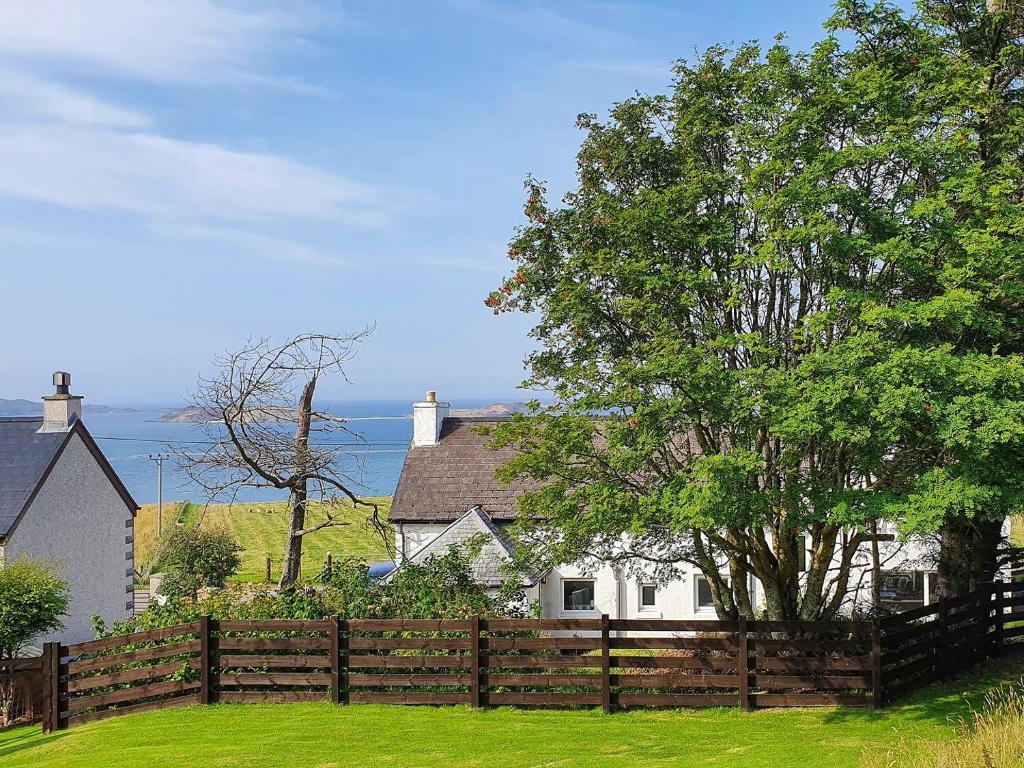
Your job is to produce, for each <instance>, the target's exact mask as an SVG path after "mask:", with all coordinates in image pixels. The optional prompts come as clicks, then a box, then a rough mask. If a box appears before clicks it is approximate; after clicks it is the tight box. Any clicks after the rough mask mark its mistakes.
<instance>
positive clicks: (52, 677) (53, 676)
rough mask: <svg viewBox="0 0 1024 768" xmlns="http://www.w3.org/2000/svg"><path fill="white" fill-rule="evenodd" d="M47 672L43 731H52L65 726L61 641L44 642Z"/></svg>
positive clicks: (45, 677)
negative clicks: (62, 706) (61, 696)
mask: <svg viewBox="0 0 1024 768" xmlns="http://www.w3.org/2000/svg"><path fill="white" fill-rule="evenodd" d="M43 657H44V659H45V661H44V665H45V667H46V674H45V676H44V679H43V685H44V686H45V688H44V689H43V690H44V693H45V694H46V705H45V708H44V711H43V732H44V733H52V732H53V731H59V730H60V729H61V728H63V727H64V720H63V718H61V716H60V689H61V685H60V643H52V642H51V643H43Z"/></svg>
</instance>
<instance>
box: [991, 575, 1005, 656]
mask: <svg viewBox="0 0 1024 768" xmlns="http://www.w3.org/2000/svg"><path fill="white" fill-rule="evenodd" d="M993 585H994V587H995V593H994V594H993V597H994V598H995V604H996V606H995V607H996V616H995V630H996V631H995V634H994V636H993V638H992V656H1001V655H1002V653H1003V590H1004V589H1005V588H1006V587H1005V586H1004V584H1003V582H1002V581H996V582H993Z"/></svg>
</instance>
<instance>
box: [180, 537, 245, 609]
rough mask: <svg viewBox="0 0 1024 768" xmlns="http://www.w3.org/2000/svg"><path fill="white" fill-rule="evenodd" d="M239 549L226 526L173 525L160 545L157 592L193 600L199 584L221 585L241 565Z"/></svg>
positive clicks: (205, 585)
mask: <svg viewBox="0 0 1024 768" xmlns="http://www.w3.org/2000/svg"><path fill="white" fill-rule="evenodd" d="M241 552H242V547H241V545H239V543H238V542H237V541H236V540H235V538H234V536H232V535H231V532H230V531H228V530H227V529H226V528H218V527H214V528H200V527H199V526H196V527H193V528H177V527H175V528H174V529H172V530H171V531H170V533H168V534H167V536H166V537H165V538H164V540H163V542H162V544H161V553H160V568H161V569H162V570H165V571H166V572H167V577H166V578H165V579H164V581H163V583H162V584H161V586H160V592H161V594H163V595H166V596H168V597H172V598H173V597H192V598H193V599H194V598H195V597H196V595H197V594H198V592H199V590H200V589H202V588H203V587H223V586H224V585H225V584H226V583H227V580H228V579H229V578H230V577H231V576H232V575H233V574H234V573H235V571H237V570H238V567H239V566H240V565H241V564H242V557H241Z"/></svg>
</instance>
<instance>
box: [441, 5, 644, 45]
mask: <svg viewBox="0 0 1024 768" xmlns="http://www.w3.org/2000/svg"><path fill="white" fill-rule="evenodd" d="M450 2H451V4H452V5H453V6H454V7H455V8H456V9H458V10H461V11H462V12H464V13H470V14H473V15H476V16H479V17H481V18H484V19H487V20H488V21H490V22H494V23H498V24H503V25H505V26H507V27H511V28H513V29H516V30H518V31H521V32H529V33H530V34H531V35H541V36H549V37H560V38H570V39H572V40H573V41H575V42H578V41H580V40H585V41H587V42H588V43H592V44H612V43H616V42H621V41H622V40H623V39H624V35H622V34H621V33H620V32H618V31H617V30H615V29H610V28H607V27H602V26H600V25H598V24H594V23H592V22H590V21H584V20H582V19H579V18H576V17H573V16H569V15H567V14H565V13H560V12H559V11H555V10H553V9H552V8H550V7H548V6H545V5H541V4H539V3H530V2H522V3H500V2H492V1H491V0H450Z"/></svg>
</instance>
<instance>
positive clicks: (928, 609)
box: [37, 582, 1024, 731]
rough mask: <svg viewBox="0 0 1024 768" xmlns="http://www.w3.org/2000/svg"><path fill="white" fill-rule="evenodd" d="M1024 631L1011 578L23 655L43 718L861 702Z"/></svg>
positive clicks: (229, 629) (207, 623) (204, 626)
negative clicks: (350, 707)
mask: <svg viewBox="0 0 1024 768" xmlns="http://www.w3.org/2000/svg"><path fill="white" fill-rule="evenodd" d="M1019 637H1024V583H1017V582H1013V583H997V584H994V585H992V586H991V587H986V588H985V589H982V590H979V591H977V592H973V593H971V594H969V595H964V596H962V597H957V598H953V599H949V600H942V601H940V602H939V603H937V604H935V605H930V606H925V607H922V608H914V609H912V610H909V611H905V612H903V613H901V614H897V615H894V616H889V617H885V618H882V619H880V620H876V621H872V622H849V621H847V622H841V621H840V622H822V621H814V622H804V621H748V620H746V619H744V618H740V619H738V620H735V621H697V620H672V619H610V618H608V617H607V616H602V617H600V618H586V619H487V618H482V617H473V618H470V619H452V620H434V619H430V620H421V619H407V620H401V619H350V620H343V619H339V618H327V619H323V620H320V621H299V620H266V621H263V620H257V621H227V620H224V621H217V620H214V619H210V618H207V617H203V618H202V619H200V620H199V621H196V622H192V623H189V624H181V625H178V626H174V627H167V628H161V629H155V630H150V631H146V632H137V633H134V634H131V635H118V636H112V637H105V638H101V639H99V640H92V641H88V642H84V643H76V644H73V645H66V646H65V645H58V644H56V643H47V644H46V645H45V647H44V653H43V656H42V658H41V660H37V661H38V662H39V680H40V681H41V688H42V695H41V699H42V702H41V703H42V707H41V708H42V716H43V725H44V729H45V730H47V731H51V730H57V729H60V728H64V727H67V726H72V725H77V724H79V723H86V722H90V721H94V720H100V719H103V718H107V717H112V716H115V715H120V714H124V713H128V712H142V711H147V710H153V709H161V708H164V707H174V706H182V705H188V704H208V703H211V702H232V703H248V702H300V701H332V702H334V703H337V704H362V703H388V704H466V705H469V706H472V707H479V706H516V707H601V708H603V709H604V710H605V711H606V712H609V711H612V710H613V709H617V708H629V707H715V706H738V707H741V708H744V709H753V708H759V707H805V706H822V705H845V706H853V707H877V706H880V705H881V704H883V703H884V702H886V701H892V700H894V699H896V698H899V697H900V696H902V695H904V694H905V693H907V692H909V691H911V690H913V689H915V688H917V687H919V686H921V685H924V684H926V683H928V682H930V681H932V680H934V679H936V678H937V677H942V676H945V675H948V674H951V673H953V672H956V671H959V670H961V669H963V668H966V667H968V666H970V665H972V664H975V663H977V662H979V661H981V660H982V659H984V658H987V657H990V656H994V655H998V654H999V653H1000V652H1001V650H1002V649H1003V648H1004V647H1005V646H1006V644H1007V643H1009V642H1012V641H1014V639H1015V638H1019Z"/></svg>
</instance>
